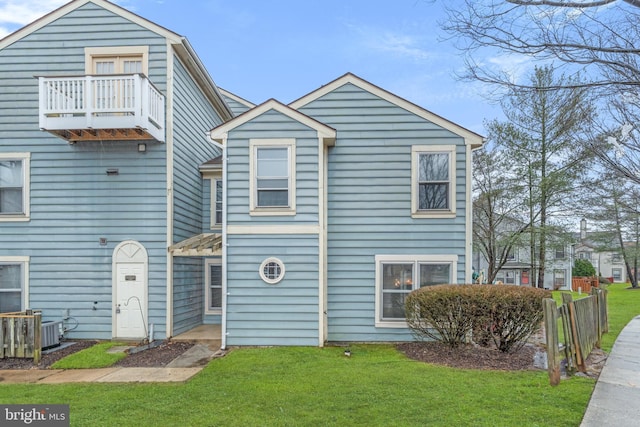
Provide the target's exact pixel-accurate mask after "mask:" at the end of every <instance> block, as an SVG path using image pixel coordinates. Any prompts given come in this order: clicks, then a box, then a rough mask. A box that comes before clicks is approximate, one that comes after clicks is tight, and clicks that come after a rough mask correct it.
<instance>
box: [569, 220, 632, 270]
mask: <svg viewBox="0 0 640 427" xmlns="http://www.w3.org/2000/svg"><path fill="white" fill-rule="evenodd" d="M586 227H587V224H586V221H585V220H582V221H581V223H580V234H576V236H575V237H576V240H577V243H576V244H575V246H574V252H575V257H576V258H577V259H586V260H588V261H589V262H590V263H591V264H592V265H593V267H594V268H595V269H596V274H597V275H598V276H602V277H605V278H607V279H609V280H611V281H612V282H626V281H627V280H628V278H627V276H628V275H627V268H626V266H625V263H624V257H623V256H622V253H621V251H620V250H614V249H613V248H615V247H617V246H619V245H618V243H617V241H616V239H614V238H612V237H611V234H610V233H603V232H597V231H596V232H588V231H587V228H586Z"/></svg>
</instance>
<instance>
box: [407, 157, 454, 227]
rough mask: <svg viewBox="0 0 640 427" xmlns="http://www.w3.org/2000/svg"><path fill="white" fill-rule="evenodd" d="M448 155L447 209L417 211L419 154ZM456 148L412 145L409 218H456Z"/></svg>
mask: <svg viewBox="0 0 640 427" xmlns="http://www.w3.org/2000/svg"><path fill="white" fill-rule="evenodd" d="M435 153H446V154H449V205H450V206H449V209H438V210H435V209H434V210H419V209H418V199H419V197H418V194H419V193H420V189H419V186H418V177H419V176H418V171H419V166H420V161H419V159H420V154H435ZM456 172H457V171H456V146H455V145H413V146H411V217H412V218H454V217H455V216H456Z"/></svg>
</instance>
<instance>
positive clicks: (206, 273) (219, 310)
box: [204, 258, 222, 314]
mask: <svg viewBox="0 0 640 427" xmlns="http://www.w3.org/2000/svg"><path fill="white" fill-rule="evenodd" d="M212 264H213V265H222V260H221V259H219V258H209V259H205V260H204V288H205V298H204V300H205V301H204V313H205V314H222V307H220V308H216V309H212V308H210V307H211V304H210V298H211V297H210V296H211V292H210V287H209V284H210V282H211V269H210V268H209V266H210V265H212Z"/></svg>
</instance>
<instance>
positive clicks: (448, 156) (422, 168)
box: [411, 145, 456, 218]
mask: <svg viewBox="0 0 640 427" xmlns="http://www.w3.org/2000/svg"><path fill="white" fill-rule="evenodd" d="M455 187H456V182H455V146H446V145H434V146H429V145H418V146H413V147H411V216H412V217H414V218H420V217H452V216H455V212H456V208H455V205H456V204H455Z"/></svg>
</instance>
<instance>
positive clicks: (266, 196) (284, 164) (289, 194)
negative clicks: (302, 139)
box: [249, 139, 296, 215]
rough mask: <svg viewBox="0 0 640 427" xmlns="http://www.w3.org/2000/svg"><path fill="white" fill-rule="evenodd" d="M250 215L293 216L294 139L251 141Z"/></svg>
mask: <svg viewBox="0 0 640 427" xmlns="http://www.w3.org/2000/svg"><path fill="white" fill-rule="evenodd" d="M250 150H251V159H250V165H249V167H250V169H251V188H250V197H249V198H250V202H249V203H250V205H251V210H250V213H251V215H294V214H295V158H296V156H295V140H294V139H275V140H273V139H262V140H251V141H250Z"/></svg>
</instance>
